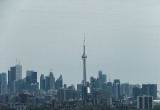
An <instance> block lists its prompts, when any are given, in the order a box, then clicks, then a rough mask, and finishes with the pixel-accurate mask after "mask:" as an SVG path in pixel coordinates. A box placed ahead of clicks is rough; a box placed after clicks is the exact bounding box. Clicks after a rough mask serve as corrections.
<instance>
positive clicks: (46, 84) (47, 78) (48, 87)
mask: <svg viewBox="0 0 160 110" xmlns="http://www.w3.org/2000/svg"><path fill="white" fill-rule="evenodd" d="M49 89H50V78H49V76H46V78H45V90H46V91H48V90H49Z"/></svg>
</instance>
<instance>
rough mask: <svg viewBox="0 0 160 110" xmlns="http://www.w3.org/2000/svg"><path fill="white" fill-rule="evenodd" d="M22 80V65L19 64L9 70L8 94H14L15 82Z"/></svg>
mask: <svg viewBox="0 0 160 110" xmlns="http://www.w3.org/2000/svg"><path fill="white" fill-rule="evenodd" d="M19 79H22V65H20V64H17V65H15V66H13V67H10V70H8V92H9V93H12V92H13V81H15V80H19Z"/></svg>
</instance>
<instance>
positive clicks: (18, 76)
mask: <svg viewBox="0 0 160 110" xmlns="http://www.w3.org/2000/svg"><path fill="white" fill-rule="evenodd" d="M15 68H16V80H18V79H22V65H20V64H17V65H16V66H15Z"/></svg>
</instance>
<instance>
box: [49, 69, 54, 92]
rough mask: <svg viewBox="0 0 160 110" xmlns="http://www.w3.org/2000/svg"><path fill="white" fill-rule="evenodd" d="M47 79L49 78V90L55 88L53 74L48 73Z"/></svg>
mask: <svg viewBox="0 0 160 110" xmlns="http://www.w3.org/2000/svg"><path fill="white" fill-rule="evenodd" d="M49 78H50V89H54V88H55V77H54V75H53V72H50V73H49Z"/></svg>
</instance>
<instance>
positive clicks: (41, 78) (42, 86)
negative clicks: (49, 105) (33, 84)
mask: <svg viewBox="0 0 160 110" xmlns="http://www.w3.org/2000/svg"><path fill="white" fill-rule="evenodd" d="M40 89H42V90H45V77H44V74H41V76H40Z"/></svg>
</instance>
